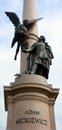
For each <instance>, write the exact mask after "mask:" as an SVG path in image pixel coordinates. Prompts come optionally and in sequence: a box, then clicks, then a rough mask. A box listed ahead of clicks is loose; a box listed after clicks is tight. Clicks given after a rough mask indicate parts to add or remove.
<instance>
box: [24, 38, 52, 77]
mask: <svg viewBox="0 0 62 130" xmlns="http://www.w3.org/2000/svg"><path fill="white" fill-rule="evenodd" d="M25 52H29V56H28V65H27V73H34V74H38V75H42V76H44V77H45V78H46V79H48V73H49V68H50V65H51V61H52V59H53V53H52V50H51V47H50V46H49V45H48V44H47V43H46V42H45V37H44V36H40V38H39V40H38V42H35V43H34V44H33V45H32V46H31V48H29V49H27V50H25Z"/></svg>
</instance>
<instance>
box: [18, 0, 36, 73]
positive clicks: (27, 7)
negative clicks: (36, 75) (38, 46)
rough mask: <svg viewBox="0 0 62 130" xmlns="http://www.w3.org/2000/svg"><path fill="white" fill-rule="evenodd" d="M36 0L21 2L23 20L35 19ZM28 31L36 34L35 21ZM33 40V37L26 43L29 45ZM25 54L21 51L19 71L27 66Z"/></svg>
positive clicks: (24, 69) (22, 70)
mask: <svg viewBox="0 0 62 130" xmlns="http://www.w3.org/2000/svg"><path fill="white" fill-rule="evenodd" d="M36 5H37V4H36V0H24V3H23V20H25V19H28V20H31V19H36V18H37V8H36ZM28 33H33V34H36V35H38V27H37V22H36V23H35V24H34V25H33V26H32V28H30V29H29V30H28ZM34 42H35V40H33V39H29V40H28V45H29V47H31V45H32V44H33V43H34ZM27 55H28V54H24V53H22V56H21V58H22V63H20V72H24V71H26V66H27V61H26V59H27Z"/></svg>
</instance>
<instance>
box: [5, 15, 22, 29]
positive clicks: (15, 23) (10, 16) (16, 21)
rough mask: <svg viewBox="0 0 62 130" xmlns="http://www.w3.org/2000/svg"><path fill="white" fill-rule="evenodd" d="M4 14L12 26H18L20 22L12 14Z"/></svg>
mask: <svg viewBox="0 0 62 130" xmlns="http://www.w3.org/2000/svg"><path fill="white" fill-rule="evenodd" d="M5 14H6V15H7V16H8V17H9V19H10V21H11V22H12V23H13V24H14V26H15V27H17V26H18V25H19V24H20V20H19V18H18V16H17V15H16V14H15V13H14V12H5Z"/></svg>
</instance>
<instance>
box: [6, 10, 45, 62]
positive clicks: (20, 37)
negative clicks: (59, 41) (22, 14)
mask: <svg viewBox="0 0 62 130" xmlns="http://www.w3.org/2000/svg"><path fill="white" fill-rule="evenodd" d="M5 14H6V15H7V16H8V17H9V19H10V21H11V22H12V23H13V25H14V27H15V34H14V37H13V40H12V44H11V47H13V46H14V45H15V43H16V42H17V49H16V54H15V57H14V60H16V59H17V54H18V52H19V48H20V46H21V49H22V50H23V49H27V48H28V43H27V39H29V38H32V37H30V36H31V35H34V36H35V37H37V38H38V36H36V35H35V34H31V33H28V30H29V29H30V28H31V27H32V26H33V24H35V23H36V22H37V21H38V20H41V19H43V18H38V19H32V20H28V19H25V20H24V21H23V24H21V22H20V20H19V18H18V16H17V15H16V14H15V13H14V12H5Z"/></svg>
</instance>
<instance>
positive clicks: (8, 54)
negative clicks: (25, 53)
mask: <svg viewBox="0 0 62 130" xmlns="http://www.w3.org/2000/svg"><path fill="white" fill-rule="evenodd" d="M22 9H23V0H17V1H16V0H9V1H8V0H5V1H4V0H0V130H5V128H6V120H7V112H5V110H4V95H3V86H4V85H9V84H10V82H14V78H15V77H14V74H16V73H18V72H19V70H20V67H19V65H20V60H19V59H20V54H18V59H17V61H16V62H15V61H14V54H15V49H16V46H15V47H14V48H13V49H11V47H10V46H11V41H12V38H13V34H14V27H13V25H12V23H11V22H10V21H9V19H8V18H7V17H6V15H5V14H4V12H5V11H13V12H16V13H17V14H18V16H19V17H20V20H22ZM37 17H44V19H43V20H41V21H39V22H38V35H39V36H40V35H44V36H45V37H46V41H47V42H48V43H49V45H51V47H52V50H53V54H54V59H53V64H52V66H51V68H50V74H49V80H48V83H50V84H52V86H53V87H54V88H59V89H60V93H59V95H58V97H57V100H56V104H55V120H56V127H57V129H56V130H62V124H61V123H62V0H37Z"/></svg>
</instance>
